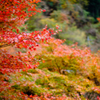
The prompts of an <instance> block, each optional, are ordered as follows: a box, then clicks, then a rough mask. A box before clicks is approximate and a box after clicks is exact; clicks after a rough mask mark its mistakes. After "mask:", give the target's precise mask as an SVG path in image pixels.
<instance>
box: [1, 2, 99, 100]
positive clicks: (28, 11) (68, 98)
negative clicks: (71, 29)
mask: <svg viewBox="0 0 100 100" xmlns="http://www.w3.org/2000/svg"><path fill="white" fill-rule="evenodd" d="M39 2H40V0H1V1H0V4H1V5H0V92H1V94H0V96H1V97H0V99H5V100H12V98H14V99H16V100H20V99H21V100H31V99H38V100H76V99H77V100H81V99H82V98H84V97H83V95H84V93H85V92H86V91H87V90H91V91H95V92H96V93H99V94H100V89H99V88H100V87H99V85H100V55H99V52H98V53H97V54H93V53H91V51H90V49H89V48H87V47H84V48H80V47H78V46H77V43H76V44H73V45H72V46H67V45H65V44H64V41H65V40H60V39H55V38H53V37H51V35H54V34H56V32H57V33H58V32H59V31H61V30H59V26H58V25H57V26H56V29H57V31H54V30H53V29H48V28H47V26H45V28H43V29H42V30H41V31H34V32H31V33H26V32H22V33H20V32H19V30H18V27H19V26H21V25H22V24H24V22H25V21H26V20H27V19H28V17H30V16H34V15H35V14H36V13H37V12H41V11H43V12H45V10H41V9H37V8H36V4H37V3H39ZM14 30H16V31H14ZM6 46H14V47H15V48H16V49H18V52H17V53H16V54H15V55H11V54H9V53H8V52H7V50H4V49H2V48H3V47H6ZM23 48H24V49H25V50H26V52H25V53H22V52H21V49H23ZM37 48H38V49H39V52H38V51H37V52H36V53H35V54H34V55H32V51H36V50H37ZM37 67H38V68H40V69H46V71H47V70H48V72H49V74H46V71H41V70H40V69H37V70H35V71H37V72H34V71H33V72H32V73H38V74H39V75H38V77H34V75H35V74H31V73H29V72H28V71H29V69H35V68H37ZM13 72H15V77H16V76H17V77H16V78H15V79H14V81H12V80H13V77H14V74H13ZM17 72H20V73H24V74H26V75H28V76H27V77H26V76H24V77H26V78H25V79H24V78H22V79H21V77H23V74H20V73H17ZM52 72H57V74H56V75H58V77H56V76H55V75H54V74H53V73H52ZM16 73H17V74H16ZM10 75H11V77H10ZM36 75H37V74H36ZM52 75H54V76H52ZM64 75H66V76H64ZM70 75H73V77H75V76H77V77H78V78H76V80H77V82H75V80H70V79H69V77H70ZM29 76H32V77H34V80H35V81H33V79H32V80H31V79H28V77H29ZM40 76H41V77H40ZM59 77H60V78H61V80H62V81H61V82H60V83H59V82H58V83H57V85H56V83H55V82H56V81H55V79H56V78H58V79H59ZM19 78H20V79H21V81H19ZM38 78H39V79H38ZM42 78H43V80H42ZM62 78H63V79H62ZM70 78H71V77H70ZM82 78H84V80H83V81H82ZM26 79H28V81H26ZM52 79H53V81H52ZM78 79H80V80H78ZM49 80H51V81H52V82H53V84H54V85H52V83H51V82H50V81H49ZM81 81H82V82H83V83H84V84H80V82H81ZM44 82H45V85H44ZM89 82H90V83H89ZM91 83H93V85H91ZM39 84H40V85H39ZM42 85H44V87H46V89H42V88H43V86H42ZM31 86H32V88H30V87H31ZM48 86H49V87H48ZM59 86H62V87H59ZM83 87H84V88H83ZM49 88H50V91H49V92H48V91H47V90H48V89H49ZM53 88H56V89H58V88H60V89H59V91H60V92H59V91H55V90H52V89H53ZM32 89H33V90H32ZM35 90H36V91H35ZM43 90H44V91H43ZM41 91H42V94H41V93H40V92H41ZM51 91H52V93H51ZM6 92H8V94H5V93H6ZM71 92H72V93H71ZM53 93H54V94H55V95H54V94H53ZM57 93H58V94H59V93H60V94H61V96H57V95H56V94H57ZM36 94H37V95H36ZM72 97H73V98H72ZM86 98H88V97H86ZM14 99H13V100H14ZM97 99H98V100H99V99H100V97H99V96H98V97H97ZM82 100H85V99H82Z"/></svg>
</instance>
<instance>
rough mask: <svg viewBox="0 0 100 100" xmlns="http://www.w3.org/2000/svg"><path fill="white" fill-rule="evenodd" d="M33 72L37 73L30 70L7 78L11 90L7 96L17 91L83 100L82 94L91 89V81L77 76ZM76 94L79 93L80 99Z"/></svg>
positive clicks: (46, 71)
mask: <svg viewBox="0 0 100 100" xmlns="http://www.w3.org/2000/svg"><path fill="white" fill-rule="evenodd" d="M33 71H34V70H33ZM35 71H36V72H37V73H31V72H32V70H31V72H26V73H27V74H25V73H22V74H19V73H16V74H12V75H11V76H10V77H9V79H10V80H11V81H10V84H11V89H10V90H9V91H8V92H9V94H8V96H10V93H11V90H14V91H15V92H18V91H19V92H23V93H25V94H27V95H35V94H37V95H41V94H43V93H45V94H46V93H49V94H52V95H59V96H62V95H63V94H65V95H66V96H67V97H73V99H70V100H76V99H78V98H81V99H82V100H85V98H84V96H83V94H84V93H85V92H86V91H88V90H90V89H91V88H92V87H93V82H92V81H89V80H88V79H85V78H84V77H82V76H79V75H77V76H74V75H72V76H67V75H62V74H59V73H58V72H51V71H49V70H47V69H42V70H41V69H35ZM78 93H81V96H80V97H79V94H78ZM6 94H7V91H6V93H0V95H6ZM17 98H18V97H16V99H17ZM75 98H76V99H75Z"/></svg>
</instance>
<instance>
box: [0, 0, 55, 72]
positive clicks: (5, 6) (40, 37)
mask: <svg viewBox="0 0 100 100" xmlns="http://www.w3.org/2000/svg"><path fill="white" fill-rule="evenodd" d="M38 2H40V0H1V1H0V4H1V6H0V48H2V47H5V46H9V45H10V46H15V47H16V48H19V49H21V48H25V49H28V52H27V53H26V55H24V56H23V54H22V53H21V52H18V54H17V56H12V55H10V54H7V52H6V51H2V50H0V58H1V59H2V60H1V61H0V72H1V73H6V71H7V72H10V71H14V70H13V69H24V70H25V69H26V70H27V69H28V68H35V67H36V66H37V64H36V65H35V64H34V65H32V60H33V59H34V57H32V55H31V54H30V51H32V50H36V47H37V46H38V45H39V44H38V42H40V41H42V42H43V41H44V40H47V39H48V38H50V35H51V34H54V31H53V30H51V29H47V27H45V28H44V29H42V30H41V31H34V32H31V33H25V32H22V33H20V32H19V30H18V28H17V27H18V26H21V25H22V24H23V23H24V22H25V21H26V20H27V19H28V17H30V16H32V15H35V14H36V13H37V12H41V11H43V12H44V11H45V10H41V9H37V8H36V3H38ZM13 29H15V30H16V32H14V31H13Z"/></svg>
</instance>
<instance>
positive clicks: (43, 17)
mask: <svg viewBox="0 0 100 100" xmlns="http://www.w3.org/2000/svg"><path fill="white" fill-rule="evenodd" d="M99 5H100V0H95V1H94V0H41V2H40V3H38V5H37V7H38V8H41V9H44V10H43V12H42V13H38V14H37V15H36V16H32V17H30V19H29V20H27V21H26V22H25V24H24V25H23V26H22V27H20V28H19V29H20V31H21V32H22V31H26V28H27V29H28V32H31V31H35V30H41V29H42V28H44V27H45V25H47V26H48V28H54V29H56V25H59V26H60V29H61V30H62V32H60V33H59V34H57V35H55V38H59V39H66V41H65V43H66V44H67V45H71V44H74V43H76V42H77V43H78V45H79V46H82V47H83V46H87V47H89V48H90V49H91V51H92V52H97V51H98V50H99V49H100V22H99V21H100V18H99V17H100V13H99V11H100V6H99Z"/></svg>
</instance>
